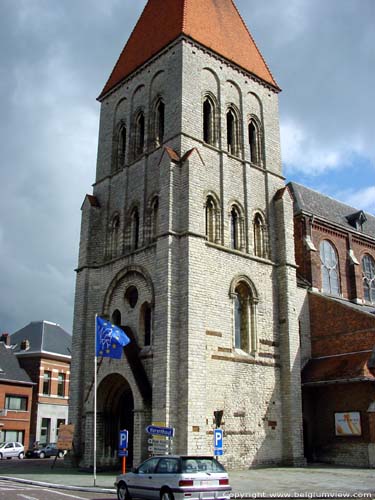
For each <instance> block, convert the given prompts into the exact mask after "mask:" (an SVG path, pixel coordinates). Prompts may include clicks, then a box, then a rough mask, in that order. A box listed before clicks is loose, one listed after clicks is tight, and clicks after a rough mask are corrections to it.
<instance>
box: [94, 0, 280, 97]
mask: <svg viewBox="0 0 375 500" xmlns="http://www.w3.org/2000/svg"><path fill="white" fill-rule="evenodd" d="M180 35H186V36H188V37H190V38H192V39H193V40H195V41H196V42H198V43H200V44H201V45H203V46H205V47H207V48H209V49H211V50H212V51H214V52H216V53H218V54H219V55H221V56H223V57H224V58H226V59H228V60H229V61H231V62H233V63H235V64H236V65H238V66H240V67H241V68H243V69H245V70H246V71H248V72H250V73H252V74H254V75H256V76H257V77H259V78H260V79H262V80H264V81H265V82H267V83H269V84H270V85H272V86H273V87H276V88H278V86H277V83H276V82H275V80H274V78H273V76H272V74H271V72H270V70H269V69H268V67H267V64H266V62H265V61H264V59H263V57H262V55H261V53H260V52H259V50H258V48H257V46H256V44H255V42H254V40H253V38H252V36H251V35H250V33H249V31H248V29H247V27H246V25H245V23H244V21H243V19H242V18H241V16H240V14H239V12H238V10H237V8H236V6H235V5H234V3H233V1H232V0H149V1H148V2H147V5H146V7H145V8H144V10H143V12H142V15H141V17H140V18H139V20H138V22H137V24H136V26H135V28H134V30H133V32H132V34H131V35H130V38H129V40H128V42H127V44H126V45H125V47H124V49H123V51H122V53H121V55H120V57H119V59H118V61H117V63H116V65H115V67H114V69H113V71H112V73H111V75H110V77H109V79H108V81H107V83H106V85H105V87H104V89H103V91H102V93H101V94H100V96H99V99H100V98H101V97H103V96H104V95H105V94H106V93H107V92H108V91H110V90H111V89H112V88H113V87H115V86H116V85H117V84H118V83H120V82H121V81H122V80H123V79H124V78H126V77H127V76H128V75H130V74H131V73H132V72H133V71H134V70H136V69H137V68H139V67H140V66H141V65H142V64H144V63H145V62H146V61H148V60H149V59H150V58H151V57H153V56H155V55H156V54H157V53H158V52H159V51H160V50H162V49H163V48H165V47H166V46H167V45H168V44H169V43H171V42H172V41H173V40H175V39H176V38H178V37H179V36H180Z"/></svg>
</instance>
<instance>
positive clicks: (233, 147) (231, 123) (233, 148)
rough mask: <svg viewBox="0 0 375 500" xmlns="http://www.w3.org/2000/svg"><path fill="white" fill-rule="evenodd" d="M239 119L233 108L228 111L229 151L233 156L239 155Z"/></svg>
mask: <svg viewBox="0 0 375 500" xmlns="http://www.w3.org/2000/svg"><path fill="white" fill-rule="evenodd" d="M238 138H239V131H238V119H237V115H236V113H235V111H234V109H233V108H229V109H228V111H227V149H228V153H230V154H231V155H238V149H239V148H238Z"/></svg>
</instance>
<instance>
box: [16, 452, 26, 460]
mask: <svg viewBox="0 0 375 500" xmlns="http://www.w3.org/2000/svg"><path fill="white" fill-rule="evenodd" d="M24 456H25V454H24V452H23V451H21V453H18V458H19V459H20V460H22V459H23V457H24Z"/></svg>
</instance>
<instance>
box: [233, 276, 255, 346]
mask: <svg viewBox="0 0 375 500" xmlns="http://www.w3.org/2000/svg"><path fill="white" fill-rule="evenodd" d="M233 299H234V304H233V306H234V347H235V348H236V349H241V350H242V351H245V352H248V353H250V352H251V353H255V352H256V351H257V350H258V346H257V344H258V341H257V331H256V302H257V300H256V299H255V297H254V295H253V292H252V290H251V288H250V286H249V285H248V283H245V282H243V281H240V282H239V283H238V284H237V286H236V287H235V290H234V294H233Z"/></svg>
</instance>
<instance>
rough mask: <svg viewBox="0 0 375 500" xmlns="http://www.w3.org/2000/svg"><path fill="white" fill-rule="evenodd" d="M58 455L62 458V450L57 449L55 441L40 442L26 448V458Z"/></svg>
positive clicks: (63, 452) (63, 453)
mask: <svg viewBox="0 0 375 500" xmlns="http://www.w3.org/2000/svg"><path fill="white" fill-rule="evenodd" d="M56 455H57V456H58V457H59V458H62V457H63V456H64V455H65V451H64V450H59V449H58V448H57V446H56V443H49V444H42V445H39V446H36V447H35V448H32V449H30V450H27V452H26V457H27V458H50V457H55V456H56Z"/></svg>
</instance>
